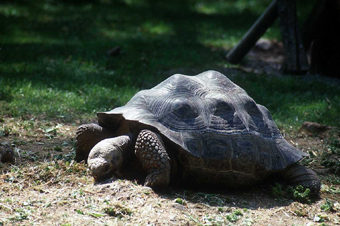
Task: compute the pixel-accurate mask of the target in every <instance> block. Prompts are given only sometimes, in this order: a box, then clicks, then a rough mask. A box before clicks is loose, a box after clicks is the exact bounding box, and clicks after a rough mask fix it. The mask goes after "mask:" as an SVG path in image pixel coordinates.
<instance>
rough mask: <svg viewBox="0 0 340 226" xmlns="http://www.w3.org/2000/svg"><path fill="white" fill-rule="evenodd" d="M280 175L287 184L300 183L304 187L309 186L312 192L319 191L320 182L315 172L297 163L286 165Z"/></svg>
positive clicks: (317, 192) (316, 192)
mask: <svg viewBox="0 0 340 226" xmlns="http://www.w3.org/2000/svg"><path fill="white" fill-rule="evenodd" d="M282 176H283V179H284V180H285V181H286V183H287V184H289V185H294V186H295V185H302V186H303V187H304V188H309V189H310V191H311V193H312V194H319V192H320V187H321V182H320V180H319V178H318V176H317V175H316V173H315V172H314V171H313V170H311V169H309V168H307V167H305V166H302V165H300V164H298V163H295V164H293V165H291V166H290V167H288V168H287V169H286V170H285V171H284V172H283V173H282Z"/></svg>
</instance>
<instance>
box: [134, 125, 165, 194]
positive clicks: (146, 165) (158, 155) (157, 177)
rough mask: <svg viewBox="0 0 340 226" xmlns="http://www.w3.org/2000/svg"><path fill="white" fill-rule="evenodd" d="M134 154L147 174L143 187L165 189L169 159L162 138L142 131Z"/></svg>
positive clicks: (148, 131)
mask: <svg viewBox="0 0 340 226" xmlns="http://www.w3.org/2000/svg"><path fill="white" fill-rule="evenodd" d="M135 154H136V156H137V158H138V159H139V160H140V161H141V163H142V165H143V169H144V170H145V171H146V173H147V177H146V178H145V183H144V185H145V186H148V187H152V188H158V187H166V186H168V184H169V181H170V158H169V156H168V153H167V152H166V151H165V147H164V144H163V141H162V138H161V137H160V136H159V135H158V134H156V133H154V132H151V131H150V130H142V131H141V132H140V133H139V135H138V137H137V141H136V145H135Z"/></svg>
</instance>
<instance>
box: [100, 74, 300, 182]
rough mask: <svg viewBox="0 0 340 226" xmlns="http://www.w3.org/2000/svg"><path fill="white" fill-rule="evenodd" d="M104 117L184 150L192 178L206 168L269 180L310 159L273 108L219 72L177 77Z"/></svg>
mask: <svg viewBox="0 0 340 226" xmlns="http://www.w3.org/2000/svg"><path fill="white" fill-rule="evenodd" d="M98 117H99V121H101V122H102V123H103V124H106V125H112V124H119V123H121V122H122V120H125V121H128V122H134V123H135V124H136V123H137V124H139V125H141V127H143V126H148V127H153V128H155V129H157V130H158V131H159V132H160V133H161V134H162V135H163V136H165V137H166V138H168V139H169V140H170V141H172V142H173V143H175V144H177V145H178V146H180V147H181V150H182V151H181V152H180V153H179V155H180V156H179V158H180V162H181V163H182V164H183V165H185V166H186V167H187V168H188V169H191V170H189V171H188V172H189V174H190V171H195V172H196V173H197V171H200V170H195V169H198V168H205V169H206V170H208V171H212V172H213V175H210V176H214V177H215V176H216V172H218V173H220V174H221V173H222V174H223V172H233V173H234V174H247V175H248V176H250V177H256V178H257V179H263V177H266V176H268V175H269V174H271V173H273V172H278V171H281V170H283V169H285V168H286V167H287V166H290V165H292V164H293V163H295V162H297V161H299V160H301V159H302V158H303V157H304V156H305V155H306V154H304V153H303V152H301V151H299V150H297V149H296V148H294V147H293V146H291V145H290V144H289V143H288V142H287V141H286V140H285V139H284V138H283V137H282V135H281V134H280V131H279V129H278V128H277V126H276V124H275V123H274V121H273V119H272V117H271V115H270V113H269V111H268V110H267V108H265V107H264V106H262V105H259V104H256V103H255V101H254V100H253V99H252V98H251V97H250V96H249V95H248V94H247V93H246V91H245V90H243V89H242V88H240V87H239V86H238V85H236V84H234V83H233V82H232V81H230V80H229V79H228V78H227V77H226V76H224V75H223V74H221V73H219V72H216V71H206V72H203V73H201V74H198V75H196V76H186V75H181V74H175V75H173V76H171V77H169V78H168V79H166V80H165V81H163V82H161V83H160V84H159V85H157V86H155V87H154V88H152V89H149V90H142V91H140V92H138V93H137V94H136V95H135V96H133V97H132V99H131V100H130V101H129V102H128V103H127V104H126V105H125V106H122V107H118V108H115V109H113V110H111V111H109V112H102V113H98ZM170 151H171V150H170ZM168 152H169V150H168ZM199 174H200V173H199ZM203 174H204V176H207V173H203ZM234 176H235V175H234ZM241 180H243V179H241Z"/></svg>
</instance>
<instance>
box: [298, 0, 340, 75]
mask: <svg viewBox="0 0 340 226" xmlns="http://www.w3.org/2000/svg"><path fill="white" fill-rule="evenodd" d="M318 4H319V5H320V6H319V9H318V10H316V12H312V14H311V16H310V17H309V19H308V20H307V22H306V24H305V27H304V28H305V29H304V42H305V45H306V46H308V45H311V73H317V74H321V75H326V76H331V77H337V78H340V67H339V64H340V34H339V29H340V0H320V1H319V3H318ZM311 28H312V29H311Z"/></svg>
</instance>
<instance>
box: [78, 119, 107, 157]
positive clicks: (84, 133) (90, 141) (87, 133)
mask: <svg viewBox="0 0 340 226" xmlns="http://www.w3.org/2000/svg"><path fill="white" fill-rule="evenodd" d="M113 136H114V133H113V131H111V130H109V129H106V128H104V127H101V126H99V125H97V124H94V123H91V124H84V125H81V126H79V127H78V128H77V131H76V158H75V160H76V161H77V162H80V161H82V160H85V161H87V158H88V156H89V153H90V151H91V149H92V148H93V147H94V146H95V145H96V144H97V143H98V142H99V141H101V140H104V139H106V138H110V137H113Z"/></svg>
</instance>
